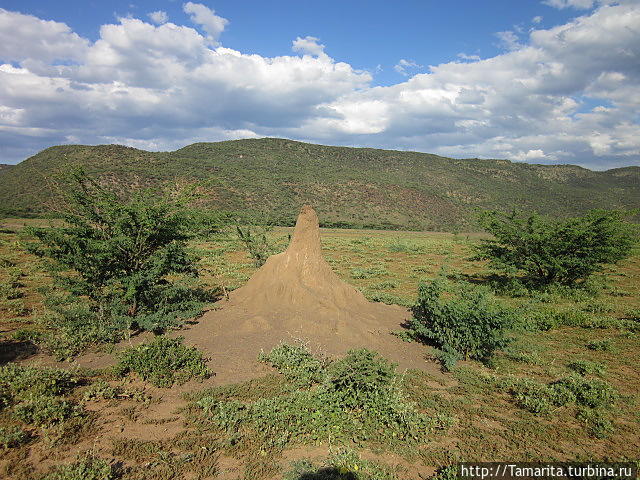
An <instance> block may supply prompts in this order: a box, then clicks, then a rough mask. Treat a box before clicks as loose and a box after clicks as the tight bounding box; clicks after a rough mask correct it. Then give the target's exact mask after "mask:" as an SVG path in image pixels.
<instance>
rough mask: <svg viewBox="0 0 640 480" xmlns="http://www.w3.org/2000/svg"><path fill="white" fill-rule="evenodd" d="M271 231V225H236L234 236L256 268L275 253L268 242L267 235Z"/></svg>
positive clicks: (273, 247)
mask: <svg viewBox="0 0 640 480" xmlns="http://www.w3.org/2000/svg"><path fill="white" fill-rule="evenodd" d="M272 230H273V226H271V225H258V224H257V223H255V222H253V223H249V224H247V225H240V224H239V223H236V235H237V237H238V240H240V242H242V244H243V245H244V246H245V248H246V250H247V252H248V253H249V256H250V257H251V258H252V259H253V264H254V265H255V266H256V267H258V268H259V267H261V266H262V265H264V264H265V262H266V261H267V259H268V258H269V257H270V256H271V255H273V254H274V253H276V249H275V245H273V243H272V242H271V241H270V240H269V237H268V236H267V234H268V233H269V232H271V231H272Z"/></svg>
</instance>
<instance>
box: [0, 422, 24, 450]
mask: <svg viewBox="0 0 640 480" xmlns="http://www.w3.org/2000/svg"><path fill="white" fill-rule="evenodd" d="M28 440H29V435H28V434H27V433H25V431H24V430H22V429H21V428H20V427H0V446H2V448H4V449H7V448H13V447H19V446H20V445H22V444H23V443H26V442H27V441H28Z"/></svg>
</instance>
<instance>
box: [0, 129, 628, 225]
mask: <svg viewBox="0 0 640 480" xmlns="http://www.w3.org/2000/svg"><path fill="white" fill-rule="evenodd" d="M80 165H81V166H83V167H84V168H85V170H86V171H87V172H88V173H90V174H92V175H96V176H97V177H98V178H99V179H100V180H101V181H103V182H107V183H110V184H113V185H115V186H117V187H118V188H120V189H123V190H130V189H131V188H138V187H143V186H144V187H153V186H159V185H161V184H165V183H168V182H175V181H187V182H206V185H207V187H206V188H205V196H206V200H205V203H206V205H208V206H211V207H212V208H220V209H224V210H233V211H245V212H246V211H252V212H261V214H263V215H264V214H267V215H269V217H270V218H271V219H272V220H274V221H276V222H278V223H280V224H287V225H293V223H294V221H295V217H296V214H297V212H298V211H299V209H300V207H301V206H302V205H304V204H310V205H312V206H313V207H314V208H315V209H316V211H317V212H318V215H319V217H320V221H321V225H323V226H345V227H357V228H362V227H364V228H393V229H415V230H423V229H426V230H451V229H460V228H462V229H467V228H473V219H474V216H475V213H474V212H475V210H476V209H486V208H499V209H503V210H510V209H513V208H519V209H523V210H534V209H535V210H538V211H539V212H541V213H546V214H553V215H557V216H568V215H575V214H580V213H582V212H584V211H586V210H588V209H591V208H623V209H629V208H640V167H624V168H616V169H612V170H608V171H604V172H598V171H591V170H588V169H586V168H582V167H579V166H575V165H531V164H526V163H512V162H509V161H507V160H478V159H464V160H460V159H451V158H446V157H440V156H438V155H431V154H426V153H417V152H404V151H394V150H379V149H373V148H350V147H332V146H324V145H313V144H309V143H302V142H296V141H292V140H285V139H278V138H263V139H247V140H231V141H225V142H216V143H195V144H193V145H189V146H187V147H184V148H181V149H179V150H176V151H175V152H147V151H144V150H138V149H135V148H131V147H125V146H120V145H98V146H84V145H61V146H56V147H50V148H47V149H45V150H43V151H42V152H40V153H38V154H36V155H34V156H33V157H30V158H28V159H27V160H25V161H23V162H21V163H19V164H18V165H14V166H10V168H6V167H5V168H0V209H2V213H4V214H5V215H6V214H12V215H42V214H45V213H46V207H45V205H46V204H47V202H48V200H51V199H52V198H53V196H54V194H53V192H52V190H51V189H50V187H49V183H48V179H49V178H51V177H52V176H53V175H55V174H56V173H57V172H59V171H60V170H64V169H66V168H68V167H70V166H80Z"/></svg>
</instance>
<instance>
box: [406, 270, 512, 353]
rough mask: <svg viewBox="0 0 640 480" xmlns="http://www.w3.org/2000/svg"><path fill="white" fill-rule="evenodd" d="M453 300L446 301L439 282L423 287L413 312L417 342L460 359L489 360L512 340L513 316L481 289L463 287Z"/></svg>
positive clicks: (410, 323)
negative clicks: (420, 341) (435, 347)
mask: <svg viewBox="0 0 640 480" xmlns="http://www.w3.org/2000/svg"><path fill="white" fill-rule="evenodd" d="M457 290H458V291H457V292H456V293H457V295H456V296H454V297H453V298H451V299H449V300H444V299H443V298H442V292H443V283H442V281H441V280H440V279H436V280H434V281H433V282H430V283H421V284H420V286H419V290H418V300H417V302H416V304H415V305H414V306H413V308H412V312H413V318H412V319H411V320H410V321H409V328H410V329H411V330H412V331H413V333H414V334H415V335H416V336H417V338H419V339H421V340H423V341H426V342H430V343H433V344H434V345H435V346H437V347H438V348H440V349H442V351H443V352H447V353H446V354H447V355H448V358H450V359H451V360H450V362H449V363H451V362H453V359H454V356H455V355H454V352H455V353H457V355H458V356H460V357H463V358H465V359H467V358H474V359H479V360H487V359H489V358H490V357H491V355H492V354H493V352H494V351H495V350H497V349H500V348H503V347H505V346H506V345H507V344H508V343H509V340H508V338H507V329H508V328H509V327H510V326H511V325H512V324H513V323H514V316H513V314H512V312H511V311H510V310H508V309H506V308H504V307H502V306H501V305H500V304H499V303H497V302H496V301H495V299H494V298H493V297H492V296H491V295H490V294H489V293H488V291H486V290H485V289H482V288H480V287H472V286H470V285H463V286H460V287H458V289H457Z"/></svg>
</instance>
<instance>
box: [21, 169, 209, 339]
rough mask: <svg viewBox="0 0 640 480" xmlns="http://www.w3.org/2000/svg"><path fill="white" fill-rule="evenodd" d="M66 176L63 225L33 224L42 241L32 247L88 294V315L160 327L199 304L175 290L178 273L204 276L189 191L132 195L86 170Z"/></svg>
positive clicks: (62, 278) (62, 280) (66, 283)
mask: <svg viewBox="0 0 640 480" xmlns="http://www.w3.org/2000/svg"><path fill="white" fill-rule="evenodd" d="M65 182H66V192H67V193H66V194H65V196H64V199H63V200H62V205H63V210H64V212H63V213H64V224H63V225H62V226H59V227H48V228H29V229H27V231H28V232H29V233H30V234H31V235H32V236H33V237H35V238H36V240H37V241H36V242H31V243H29V244H28V245H27V246H28V249H29V251H31V252H32V253H34V254H36V255H38V256H41V257H45V258H47V259H49V260H51V261H52V262H53V266H54V267H55V269H56V270H57V271H58V272H63V271H64V272H65V273H64V274H60V273H58V275H57V280H58V282H59V284H61V285H62V286H63V287H64V288H65V289H66V290H68V291H69V293H70V294H72V295H74V296H86V297H87V298H88V299H89V301H90V309H91V311H93V312H96V315H95V318H94V319H90V318H87V320H91V321H97V322H111V323H112V324H113V325H114V327H117V328H122V325H123V324H124V325H128V326H133V327H138V328H143V329H149V330H161V329H163V328H166V327H167V326H168V325H171V324H172V323H175V321H176V317H177V316H179V315H176V313H175V312H182V311H185V309H186V310H188V311H189V312H190V314H191V313H193V311H195V310H197V309H194V301H193V300H194V299H192V298H190V299H189V302H188V305H187V306H186V307H185V305H182V304H181V302H179V301H177V299H183V297H184V292H182V293H180V292H176V291H175V290H176V284H175V277H176V276H196V275H197V270H196V268H195V258H193V257H192V255H190V254H189V253H188V252H187V249H186V240H187V239H188V238H190V235H191V234H190V232H189V231H188V226H189V220H188V218H187V217H188V216H187V214H186V213H185V206H186V202H187V199H188V197H187V196H185V195H178V196H173V197H172V196H168V195H167V196H164V197H162V196H158V195H152V194H151V193H150V192H135V193H133V194H132V195H130V196H129V198H126V199H125V198H122V197H121V196H119V195H118V194H116V193H115V192H114V191H112V190H109V189H106V188H104V187H102V186H101V185H100V184H98V183H97V182H96V181H95V180H93V179H90V178H88V177H87V176H86V174H84V172H82V171H74V172H72V173H71V174H69V175H68V176H67V178H66V179H65ZM196 303H197V302H196ZM122 317H125V318H124V319H123V318H122ZM183 318H184V316H183Z"/></svg>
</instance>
